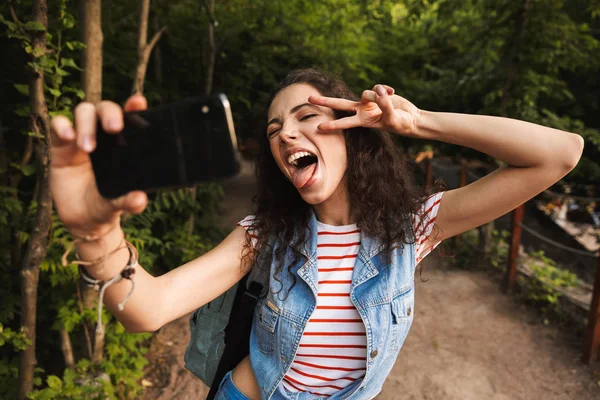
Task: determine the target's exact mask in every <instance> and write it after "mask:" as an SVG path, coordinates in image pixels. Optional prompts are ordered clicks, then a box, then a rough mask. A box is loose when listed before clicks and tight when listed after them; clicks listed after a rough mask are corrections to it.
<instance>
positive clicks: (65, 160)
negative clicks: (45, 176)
mask: <svg viewBox="0 0 600 400" xmlns="http://www.w3.org/2000/svg"><path fill="white" fill-rule="evenodd" d="M146 108H147V102H146V99H145V98H144V97H143V96H141V95H133V96H131V97H130V98H129V99H128V100H127V102H126V103H125V107H124V109H125V111H138V110H144V109H146ZM98 119H100V121H101V123H102V127H103V129H104V130H105V131H106V132H108V133H111V134H115V135H116V134H119V132H120V131H121V130H122V129H123V110H122V109H121V107H120V106H119V105H117V104H116V103H113V102H110V101H102V102H100V103H99V104H98V105H97V106H94V105H93V104H92V103H86V102H83V103H80V104H79V105H78V106H77V107H76V108H75V114H74V120H75V127H73V125H72V124H71V121H70V120H69V119H68V118H66V117H64V116H57V117H54V118H52V121H51V129H52V135H51V137H52V152H51V167H50V187H51V191H52V198H53V199H54V204H55V206H56V210H57V212H58V216H59V218H60V219H61V221H63V223H64V224H65V225H66V226H67V228H68V229H69V231H70V232H71V233H72V234H73V235H75V236H103V235H104V234H105V233H106V232H108V231H110V230H112V229H113V228H114V227H115V225H117V224H119V221H120V216H121V214H122V213H123V212H124V211H127V212H130V213H133V214H137V213H141V212H142V211H143V210H144V209H145V208H146V205H147V204H148V197H147V196H146V193H144V192H141V191H134V192H129V193H127V194H126V195H123V196H122V197H119V198H117V199H106V198H103V197H102V196H101V195H100V193H99V192H98V188H97V186H96V179H95V176H94V171H93V169H92V164H91V161H90V156H89V153H91V152H93V151H94V149H95V148H96V124H97V121H98Z"/></svg>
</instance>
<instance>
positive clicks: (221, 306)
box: [184, 268, 269, 400]
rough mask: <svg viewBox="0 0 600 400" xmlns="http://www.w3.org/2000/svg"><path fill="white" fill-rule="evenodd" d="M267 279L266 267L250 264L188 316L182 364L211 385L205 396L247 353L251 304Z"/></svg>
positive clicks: (209, 396)
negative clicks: (188, 335)
mask: <svg viewBox="0 0 600 400" xmlns="http://www.w3.org/2000/svg"><path fill="white" fill-rule="evenodd" d="M268 279H269V274H268V273H267V271H263V270H262V269H261V268H252V270H251V271H250V273H249V274H248V275H247V276H245V277H244V278H243V279H242V280H240V281H239V282H238V283H237V284H236V285H234V286H233V287H232V288H230V289H229V290H228V291H226V292H225V293H223V294H222V295H220V296H219V297H217V298H216V299H214V300H213V301H211V302H210V303H208V304H206V305H204V306H202V307H200V308H198V309H197V310H196V311H194V313H192V315H191V316H190V333H191V338H190V343H189V344H188V347H187V349H186V351H185V355H184V361H185V368H186V369H188V370H189V371H191V372H192V373H193V374H194V375H196V376H197V377H198V378H200V380H202V382H204V383H205V384H206V385H207V386H210V388H211V389H210V392H209V395H208V397H207V400H211V399H213V398H214V395H215V394H216V393H217V389H218V388H219V383H220V382H221V380H222V379H223V377H224V376H225V374H226V373H227V372H229V371H230V370H232V369H233V368H234V367H235V366H236V365H237V364H238V363H239V362H240V361H241V360H242V359H243V358H244V357H246V355H248V352H249V341H250V330H251V328H252V316H253V314H254V308H255V306H256V302H257V301H258V299H259V297H261V296H263V295H264V293H263V292H265V290H264V289H266V288H268Z"/></svg>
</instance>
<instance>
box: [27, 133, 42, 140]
mask: <svg viewBox="0 0 600 400" xmlns="http://www.w3.org/2000/svg"><path fill="white" fill-rule="evenodd" d="M27 136H31V137H33V138H37V139H43V138H44V135H42V134H41V133H37V132H27Z"/></svg>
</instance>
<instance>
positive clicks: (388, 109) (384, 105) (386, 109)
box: [377, 90, 397, 126]
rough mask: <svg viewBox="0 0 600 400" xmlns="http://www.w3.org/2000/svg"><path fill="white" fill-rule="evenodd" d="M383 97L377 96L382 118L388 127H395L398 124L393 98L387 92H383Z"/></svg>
mask: <svg viewBox="0 0 600 400" xmlns="http://www.w3.org/2000/svg"><path fill="white" fill-rule="evenodd" d="M383 93H384V94H383V95H381V96H377V105H378V106H379V108H380V109H381V113H382V115H381V118H382V120H383V123H384V124H386V125H390V126H394V124H395V122H396V117H397V116H396V113H395V112H394V111H395V110H394V103H392V98H391V97H390V96H388V95H387V91H385V90H384V91H383Z"/></svg>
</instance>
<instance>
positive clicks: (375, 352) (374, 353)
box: [371, 349, 379, 358]
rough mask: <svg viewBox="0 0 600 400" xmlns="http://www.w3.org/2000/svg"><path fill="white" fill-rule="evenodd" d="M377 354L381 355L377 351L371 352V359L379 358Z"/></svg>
mask: <svg viewBox="0 0 600 400" xmlns="http://www.w3.org/2000/svg"><path fill="white" fill-rule="evenodd" d="M377 354H379V352H378V351H377V349H375V350H373V351H372V352H371V358H375V357H377Z"/></svg>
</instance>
